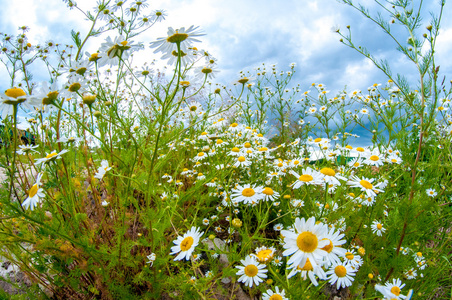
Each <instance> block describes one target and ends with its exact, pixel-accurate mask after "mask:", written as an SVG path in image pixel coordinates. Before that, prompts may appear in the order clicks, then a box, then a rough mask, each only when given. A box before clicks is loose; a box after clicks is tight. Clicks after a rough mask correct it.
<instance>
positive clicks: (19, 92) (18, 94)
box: [5, 87, 27, 99]
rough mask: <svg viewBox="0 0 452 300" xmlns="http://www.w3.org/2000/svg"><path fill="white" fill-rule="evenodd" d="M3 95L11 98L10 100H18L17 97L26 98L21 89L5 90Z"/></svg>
mask: <svg viewBox="0 0 452 300" xmlns="http://www.w3.org/2000/svg"><path fill="white" fill-rule="evenodd" d="M5 95H6V96H8V97H12V98H16V99H17V98H19V97H23V96H26V95H27V94H25V92H24V90H23V89H21V88H16V87H14V88H11V89H7V90H6V91H5Z"/></svg>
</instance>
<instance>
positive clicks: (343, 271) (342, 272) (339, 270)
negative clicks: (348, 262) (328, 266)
mask: <svg viewBox="0 0 452 300" xmlns="http://www.w3.org/2000/svg"><path fill="white" fill-rule="evenodd" d="M334 273H336V275H337V277H345V275H347V269H346V268H345V267H344V266H337V267H336V268H334Z"/></svg>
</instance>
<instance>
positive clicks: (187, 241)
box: [180, 236, 193, 251]
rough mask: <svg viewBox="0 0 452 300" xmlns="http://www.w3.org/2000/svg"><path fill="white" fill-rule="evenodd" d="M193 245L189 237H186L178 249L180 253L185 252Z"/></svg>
mask: <svg viewBox="0 0 452 300" xmlns="http://www.w3.org/2000/svg"><path fill="white" fill-rule="evenodd" d="M192 245H193V238H192V237H191V236H187V237H186V238H185V239H184V240H183V241H182V242H181V243H180V249H181V250H182V251H187V250H188V249H190V248H191V246H192Z"/></svg>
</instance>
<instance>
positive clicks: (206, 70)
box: [201, 68, 213, 75]
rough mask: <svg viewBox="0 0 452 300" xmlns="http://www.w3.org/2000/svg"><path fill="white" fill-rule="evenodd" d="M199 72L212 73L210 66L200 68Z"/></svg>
mask: <svg viewBox="0 0 452 300" xmlns="http://www.w3.org/2000/svg"><path fill="white" fill-rule="evenodd" d="M201 72H202V73H204V74H206V75H207V74H210V73H212V72H213V71H212V69H211V68H202V70H201Z"/></svg>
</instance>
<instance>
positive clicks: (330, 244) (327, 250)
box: [322, 239, 334, 253]
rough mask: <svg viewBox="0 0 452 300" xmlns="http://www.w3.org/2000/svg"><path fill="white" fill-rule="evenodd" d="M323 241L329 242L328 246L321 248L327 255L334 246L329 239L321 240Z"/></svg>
mask: <svg viewBox="0 0 452 300" xmlns="http://www.w3.org/2000/svg"><path fill="white" fill-rule="evenodd" d="M323 240H329V241H330V243H329V244H328V245H326V246H325V247H323V248H322V250H325V251H326V252H328V253H331V251H333V248H334V245H333V242H332V241H331V240H330V239H323Z"/></svg>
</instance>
